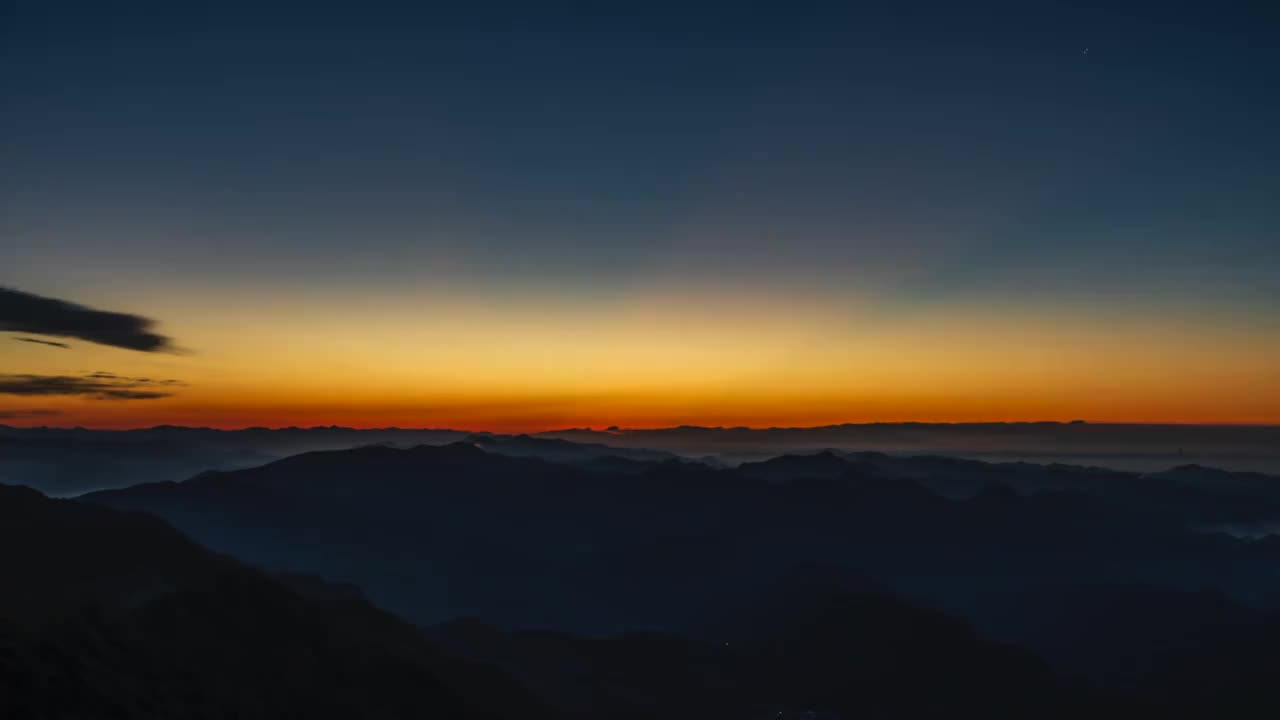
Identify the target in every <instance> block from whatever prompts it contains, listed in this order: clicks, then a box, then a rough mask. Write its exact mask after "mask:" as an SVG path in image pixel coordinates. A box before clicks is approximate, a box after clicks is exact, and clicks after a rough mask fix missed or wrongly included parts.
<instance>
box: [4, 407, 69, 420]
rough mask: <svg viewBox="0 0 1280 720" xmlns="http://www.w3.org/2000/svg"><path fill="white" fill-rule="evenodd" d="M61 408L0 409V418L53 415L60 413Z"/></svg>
mask: <svg viewBox="0 0 1280 720" xmlns="http://www.w3.org/2000/svg"><path fill="white" fill-rule="evenodd" d="M61 414H62V411H61V410H49V409H45V408H32V409H30V410H0V420H20V419H23V418H38V417H54V416H56V415H61Z"/></svg>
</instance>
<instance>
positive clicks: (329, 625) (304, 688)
mask: <svg viewBox="0 0 1280 720" xmlns="http://www.w3.org/2000/svg"><path fill="white" fill-rule="evenodd" d="M0 567H2V568H3V569H4V592H3V593H0V717H3V718H6V719H8V718H14V719H17V718H317V717H329V718H537V717H543V716H544V712H543V710H542V709H541V707H540V705H539V704H538V703H537V702H536V701H534V700H533V699H532V698H531V697H530V696H529V695H528V694H527V693H525V692H524V691H523V690H521V689H520V688H519V687H518V686H517V685H516V684H515V683H514V682H512V681H511V680H509V679H507V678H506V677H504V676H503V675H502V674H501V673H499V672H497V671H494V670H490V669H488V668H485V667H482V666H478V665H473V664H470V663H465V662H460V661H456V660H453V659H450V658H447V657H446V656H444V655H443V654H441V653H439V652H438V651H436V650H435V649H434V648H433V647H431V646H430V645H429V644H428V643H426V642H425V641H424V640H423V639H422V638H421V636H420V635H419V634H418V632H417V631H416V630H415V629H414V628H413V627H411V626H409V625H406V624H404V623H401V622H400V621H398V620H395V619H394V618H392V617H391V616H389V615H386V614H385V613H383V612H381V611H378V610H376V609H374V608H372V607H370V606H369V605H367V604H364V603H362V602H349V603H346V604H344V605H343V606H342V607H340V608H338V607H332V606H329V607H325V606H322V605H321V604H317V603H315V602H310V601H308V600H304V599H303V597H302V596H300V595H299V594H298V593H297V592H295V591H294V590H292V589H290V588H288V587H285V586H284V585H282V584H281V583H279V582H276V581H274V580H272V579H269V578H267V577H266V576H264V575H262V574H260V573H258V572H256V571H254V570H251V569H248V568H246V567H244V566H242V565H240V564H239V563H237V562H235V561H232V560H230V559H228V558H225V557H221V556H217V555H214V554H212V553H210V552H208V551H206V550H204V549H203V548H200V547H199V546H197V545H195V544H194V543H192V542H190V541H189V540H187V539H186V538H185V537H183V536H182V535H181V534H179V533H178V532H176V531H174V530H172V529H171V528H169V527H168V526H166V525H165V524H164V523H163V522H161V521H159V520H157V519H154V518H152V517H149V516H145V515H141V514H132V513H131V514H126V513H120V512H116V511H112V510H108V509H105V508H100V507H94V506H91V505H86V504H82V503H77V502H73V501H62V500H49V499H47V498H44V497H43V496H41V495H40V494H39V493H37V492H35V491H33V490H28V489H25V488H14V487H8V486H0Z"/></svg>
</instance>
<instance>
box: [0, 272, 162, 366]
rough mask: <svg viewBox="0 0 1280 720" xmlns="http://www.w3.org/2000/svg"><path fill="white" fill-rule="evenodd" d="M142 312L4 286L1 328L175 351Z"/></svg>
mask: <svg viewBox="0 0 1280 720" xmlns="http://www.w3.org/2000/svg"><path fill="white" fill-rule="evenodd" d="M154 324H155V321H153V320H151V319H149V318H144V317H142V316H140V315H130V314H128V313H116V312H106V311H104V310H94V309H93V308H88V307H85V306H83V305H76V304H75V303H70V302H67V301H65V300H58V299H55V298H47V297H41V296H39V295H32V294H31V293H25V292H22V291H20V290H12V289H10V288H4V287H0V331H7V332H24V333H35V334H37V335H53V336H54V337H72V338H78V339H80V340H85V341H87V342H91V343H97V344H99V345H111V346H113V347H119V348H125V349H128V350H139V351H141V352H160V351H165V350H173V349H174V348H173V342H172V341H171V340H170V339H169V338H167V337H165V336H164V335H160V334H157V333H155V332H152V331H151V327H152V326H153V325H154Z"/></svg>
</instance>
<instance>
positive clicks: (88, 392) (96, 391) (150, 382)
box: [0, 373, 183, 400]
mask: <svg viewBox="0 0 1280 720" xmlns="http://www.w3.org/2000/svg"><path fill="white" fill-rule="evenodd" d="M181 385H183V383H181V382H179V381H177V380H155V379H152V378H131V377H120V376H118V375H113V374H111V373H89V374H87V375H82V376H76V375H0V394H8V395H79V396H82V397H87V398H93V399H94V400H156V399H159V398H165V397H169V396H170V395H172V394H173V393H171V392H166V391H163V390H159V389H156V388H170V387H178V386H181Z"/></svg>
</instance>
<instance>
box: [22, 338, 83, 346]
mask: <svg viewBox="0 0 1280 720" xmlns="http://www.w3.org/2000/svg"><path fill="white" fill-rule="evenodd" d="M14 340H17V341H18V342H24V343H36V344H37V345H49V346H52V347H58V348H69V347H71V346H70V345H68V344H66V343H60V342H54V341H52V340H37V339H35V338H29V337H17V338H14Z"/></svg>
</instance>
